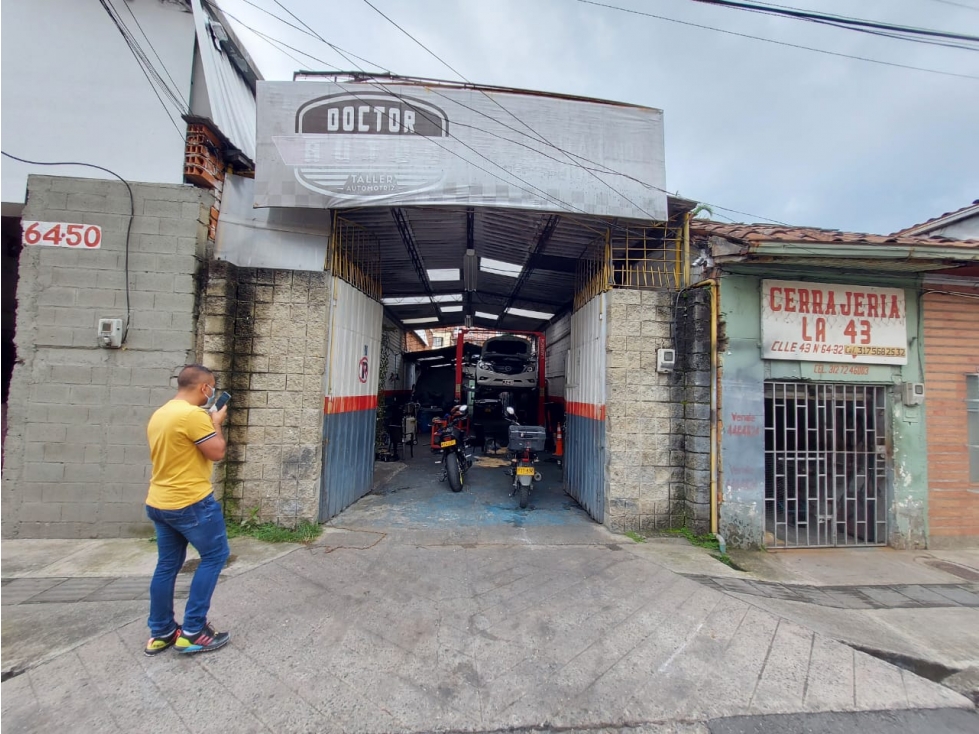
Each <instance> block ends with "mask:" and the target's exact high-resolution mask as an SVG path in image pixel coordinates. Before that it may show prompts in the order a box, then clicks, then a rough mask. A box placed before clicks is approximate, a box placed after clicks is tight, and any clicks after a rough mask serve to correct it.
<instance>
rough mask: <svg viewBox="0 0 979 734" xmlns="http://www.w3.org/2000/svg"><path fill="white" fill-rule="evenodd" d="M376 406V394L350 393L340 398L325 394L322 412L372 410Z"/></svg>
mask: <svg viewBox="0 0 979 734" xmlns="http://www.w3.org/2000/svg"><path fill="white" fill-rule="evenodd" d="M376 407H377V395H351V396H349V397H341V398H331V397H330V396H327V397H326V398H324V399H323V412H324V413H326V414H328V415H330V414H334V413H353V412H355V411H358V410H373V409H374V408H376Z"/></svg>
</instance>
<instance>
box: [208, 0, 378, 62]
mask: <svg viewBox="0 0 979 734" xmlns="http://www.w3.org/2000/svg"><path fill="white" fill-rule="evenodd" d="M205 2H207V3H208V4H209V5H214V3H213V2H211V0H205ZM241 2H243V3H245V4H246V5H251V6H252V7H253V8H255V9H256V10H260V11H261V12H263V13H265V14H266V15H269V16H271V17H273V18H275V19H276V20H277V21H279V22H280V23H282V24H284V25H287V26H289V27H290V28H293V29H295V30H297V31H299V32H300V33H303V34H305V35H307V36H309V37H310V38H315V39H316V40H318V41H320V42H321V43H325V41H323V40H322V39H321V38H319V37H318V36H317V35H316V34H315V33H312V32H310V31H309V30H307V29H306V28H303V27H301V26H298V25H295V24H294V23H290V22H289V21H287V20H286V19H285V18H283V17H281V16H278V15H276V14H275V13H273V12H272V11H271V10H268V9H266V8H263V7H262V6H261V5H259V4H258V3H256V2H253V1H252V0H241ZM215 7H216V6H215ZM280 7H281V6H280ZM283 9H285V8H283ZM221 12H223V13H224V14H225V15H227V16H228V17H229V18H234V19H235V20H237V21H238V22H239V23H241V21H240V20H238V18H235V17H234V16H233V15H231V14H230V13H228V12H227V11H225V10H222V11H221ZM286 12H289V11H288V10H286ZM293 17H295V16H293ZM242 25H244V23H242ZM246 27H247V26H246ZM250 30H252V29H250ZM327 45H328V46H330V47H331V48H335V49H339V50H341V51H343V52H344V53H347V54H349V55H350V56H353V57H354V58H355V59H357V60H358V61H363V62H364V63H365V64H368V65H370V66H375V67H377V68H378V69H380V70H381V71H385V72H390V70H389V69H385V68H384V67H383V66H379V65H378V64H376V63H374V62H373V61H370V60H368V59H365V58H363V57H361V56H358V55H357V54H355V53H353V52H352V51H346V50H344V49H340V47H339V46H333V45H332V44H327ZM294 50H298V49H294ZM299 53H304V52H302V51H300V52H299ZM310 58H314V59H315V58H316V57H314V56H311V57H310ZM316 60H317V61H320V60H319V59H316ZM320 63H326V62H323V61H321V62H320Z"/></svg>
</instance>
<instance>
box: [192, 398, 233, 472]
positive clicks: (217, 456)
mask: <svg viewBox="0 0 979 734" xmlns="http://www.w3.org/2000/svg"><path fill="white" fill-rule="evenodd" d="M208 416H209V417H210V419H211V423H212V424H213V425H214V433H212V434H211V435H210V436H206V437H204V438H202V439H201V440H200V441H198V442H197V443H196V444H195V445H196V446H197V449H198V450H199V451H200V452H201V453H202V454H204V458H205V459H210V460H211V461H221V459H223V458H224V453H225V451H226V450H227V448H228V442H227V441H225V439H224V434H223V433H222V432H221V424H223V423H224V419H225V418H226V417H227V416H228V406H227V405H225V406H224V407H223V408H221V410H219V411H217V412H216V413H209V414H208Z"/></svg>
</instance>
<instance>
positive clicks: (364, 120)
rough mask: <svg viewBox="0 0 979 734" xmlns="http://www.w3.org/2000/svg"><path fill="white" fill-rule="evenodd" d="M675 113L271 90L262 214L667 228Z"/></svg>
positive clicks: (468, 96)
mask: <svg viewBox="0 0 979 734" xmlns="http://www.w3.org/2000/svg"><path fill="white" fill-rule="evenodd" d="M663 156H664V148H663V113H662V112H661V111H660V110H655V109H650V108H646V107H635V106H627V105H621V104H614V103H610V102H598V101H586V100H577V99H567V98H563V97H555V96H545V95H541V94H533V93H519V92H501V91H490V90H486V91H485V92H484V91H480V90H478V89H470V88H458V87H452V86H439V85H429V86H421V85H414V84H388V83H384V84H381V83H380V82H344V83H342V84H341V83H336V82H321V81H298V82H259V84H258V152H257V158H258V160H257V163H256V171H255V206H259V207H265V206H274V207H312V208H321V209H322V208H327V209H329V208H336V209H342V208H352V207H364V206H417V205H443V206H445V205H466V206H469V205H476V206H480V205H481V206H492V207H511V208H518V209H539V210H542V211H563V212H571V213H576V214H592V215H599V216H608V217H628V218H634V219H653V220H665V219H666V218H667V211H666V194H665V193H664V192H663V191H662V189H665V188H666V183H665V180H666V168H665V164H664V158H663Z"/></svg>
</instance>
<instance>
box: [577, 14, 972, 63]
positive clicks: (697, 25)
mask: <svg viewBox="0 0 979 734" xmlns="http://www.w3.org/2000/svg"><path fill="white" fill-rule="evenodd" d="M576 2H579V3H582V4H583V5H594V6H596V7H599V8H606V9H607V10H615V11H617V12H620V13H629V14H631V15H640V16H643V17H646V18H655V19H656V20H665V21H666V22H668V23H678V24H679V25H685V26H690V27H691V28H700V29H702V30H707V31H714V32H715V33H724V34H727V35H729V36H737V37H739V38H750V39H752V40H755V41H763V42H764V43H772V44H775V45H776V46H786V47H788V48H798V49H802V50H804V51H812V52H814V53H819V54H825V55H826V56H836V57H838V58H843V59H853V60H855V61H865V62H867V63H869V64H879V65H881V66H892V67H895V68H898V69H909V70H912V71H923V72H927V73H929V74H940V75H942V76H951V77H957V78H959V79H972V80H975V81H979V76H976V75H974V74H960V73H958V72H954V71H942V70H940V69H929V68H926V67H923V66H913V65H911V64H901V63H898V62H896V61H883V60H881V59H872V58H869V57H867V56H856V55H854V54H845V53H841V52H839V51H829V50H827V49H824V48H815V47H814V46H804V45H802V44H799V43H789V42H788V41H778V40H776V39H774V38H765V37H764V36H754V35H752V34H750V33H739V32H738V31H730V30H727V29H725V28H717V27H716V26H710V25H705V24H703V23H693V22H690V21H687V20H679V19H677V18H669V17H667V16H665V15H657V14H655V13H647V12H644V11H642V10H634V9H632V8H623V7H620V6H618V5H611V4H609V3H603V2H598V1H597V0H576Z"/></svg>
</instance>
